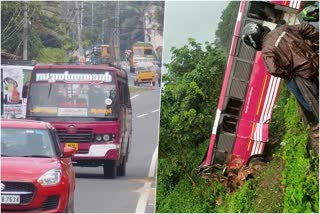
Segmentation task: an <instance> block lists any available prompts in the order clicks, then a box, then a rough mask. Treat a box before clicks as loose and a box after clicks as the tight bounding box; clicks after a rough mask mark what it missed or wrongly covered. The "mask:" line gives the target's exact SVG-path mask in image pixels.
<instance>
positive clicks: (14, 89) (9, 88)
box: [1, 65, 33, 118]
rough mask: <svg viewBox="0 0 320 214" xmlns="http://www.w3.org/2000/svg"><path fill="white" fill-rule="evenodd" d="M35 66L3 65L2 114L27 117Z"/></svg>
mask: <svg viewBox="0 0 320 214" xmlns="http://www.w3.org/2000/svg"><path fill="white" fill-rule="evenodd" d="M32 69H33V66H19V65H1V88H2V90H1V115H3V116H4V117H10V116H14V117H16V118H25V115H26V104H27V100H26V97H27V92H28V85H29V82H30V78H31V71H32Z"/></svg>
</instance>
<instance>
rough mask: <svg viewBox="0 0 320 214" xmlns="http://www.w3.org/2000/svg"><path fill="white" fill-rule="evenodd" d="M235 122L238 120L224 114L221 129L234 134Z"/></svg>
mask: <svg viewBox="0 0 320 214" xmlns="http://www.w3.org/2000/svg"><path fill="white" fill-rule="evenodd" d="M237 122H238V120H237V119H235V118H233V117H229V116H224V118H223V121H222V130H223V131H224V132H228V133H231V134H235V132H236V128H237Z"/></svg>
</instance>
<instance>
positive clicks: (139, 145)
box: [75, 75, 160, 213]
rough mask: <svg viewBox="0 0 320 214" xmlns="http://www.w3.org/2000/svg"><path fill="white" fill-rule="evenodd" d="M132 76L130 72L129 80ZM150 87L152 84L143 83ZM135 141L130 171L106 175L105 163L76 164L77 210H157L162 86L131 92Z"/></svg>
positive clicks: (88, 211) (83, 211)
mask: <svg viewBox="0 0 320 214" xmlns="http://www.w3.org/2000/svg"><path fill="white" fill-rule="evenodd" d="M130 79H132V77H130V75H129V80H130ZM142 87H149V86H142ZM131 102H132V109H133V133H132V134H133V136H132V138H133V141H132V146H131V153H130V156H129V161H128V163H127V175H126V176H125V177H117V178H116V179H104V178H103V177H102V175H103V169H102V167H96V168H89V167H84V168H82V167H76V173H77V179H76V192H75V212H77V213H99V212H100V213H135V212H137V213H153V212H154V204H155V176H156V168H155V166H156V164H157V144H158V126H159V113H160V111H159V110H160V90H159V87H156V88H155V89H154V90H151V89H149V88H148V90H147V91H145V92H142V93H140V94H136V95H132V96H131Z"/></svg>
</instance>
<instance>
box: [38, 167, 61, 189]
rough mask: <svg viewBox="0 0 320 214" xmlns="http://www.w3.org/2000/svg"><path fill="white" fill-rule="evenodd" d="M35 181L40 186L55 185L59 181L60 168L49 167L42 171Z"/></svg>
mask: <svg viewBox="0 0 320 214" xmlns="http://www.w3.org/2000/svg"><path fill="white" fill-rule="evenodd" d="M37 181H38V183H39V184H41V185H42V186H50V185H56V184H58V183H59V182H60V181H61V169H51V170H49V171H48V172H46V173H44V174H43V175H42V176H41V177H40V178H39V179H38V180H37Z"/></svg>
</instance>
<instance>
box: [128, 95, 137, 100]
mask: <svg viewBox="0 0 320 214" xmlns="http://www.w3.org/2000/svg"><path fill="white" fill-rule="evenodd" d="M137 96H139V94H137V95H134V96H133V97H130V100H132V99H134V98H136V97H137Z"/></svg>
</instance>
